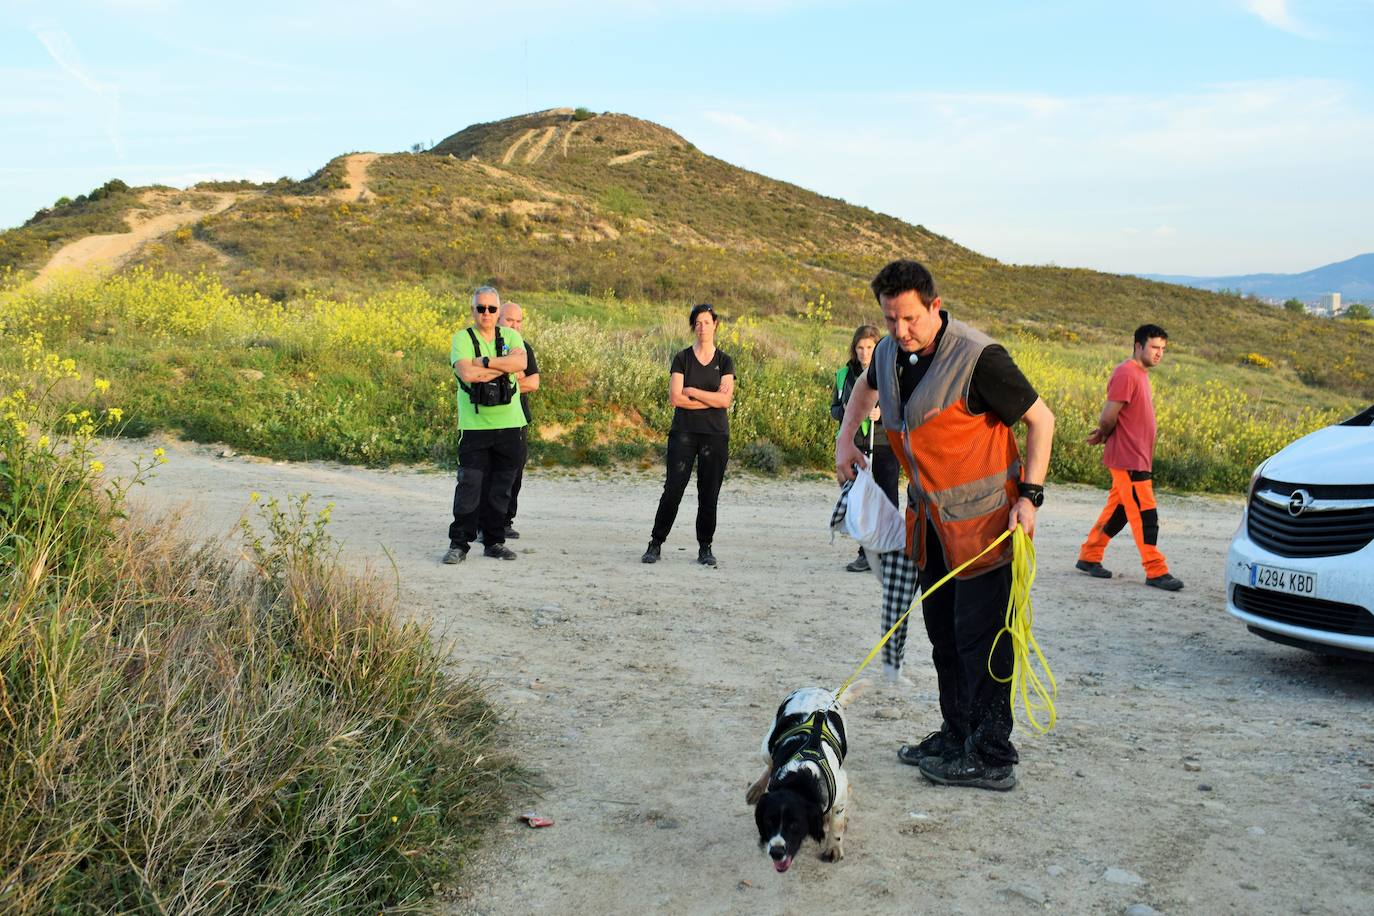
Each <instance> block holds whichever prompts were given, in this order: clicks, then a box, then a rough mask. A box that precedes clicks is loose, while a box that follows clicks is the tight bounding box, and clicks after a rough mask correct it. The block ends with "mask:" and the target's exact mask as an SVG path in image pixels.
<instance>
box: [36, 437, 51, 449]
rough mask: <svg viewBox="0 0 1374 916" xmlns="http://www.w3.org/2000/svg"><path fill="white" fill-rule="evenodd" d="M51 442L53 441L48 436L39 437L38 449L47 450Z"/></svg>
mask: <svg viewBox="0 0 1374 916" xmlns="http://www.w3.org/2000/svg"><path fill="white" fill-rule="evenodd" d="M50 441H51V440H50V439H48V437H47V436H39V437H38V447H39V448H47V447H48V443H49V442H50Z"/></svg>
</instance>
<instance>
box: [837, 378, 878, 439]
mask: <svg viewBox="0 0 1374 916" xmlns="http://www.w3.org/2000/svg"><path fill="white" fill-rule="evenodd" d="M848 380H849V364H848V363H845V364H844V365H843V366H841V367H840V369H839V371H838V372H836V373H835V390H836V391H837V392H839V393H840V394H841V395H843V394H844V383H845V382H847V381H848ZM872 426H873V421H872V420H870V419H868V418H867V417H864V421H863V422H862V423H860V424H859V435H861V436H867V435H868V431H869V429H870V428H872ZM835 438H836V439H838V438H840V434H839V433H835Z"/></svg>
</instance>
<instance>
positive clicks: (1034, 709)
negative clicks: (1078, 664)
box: [835, 525, 1059, 734]
mask: <svg viewBox="0 0 1374 916" xmlns="http://www.w3.org/2000/svg"><path fill="white" fill-rule="evenodd" d="M1008 537H1011V538H1012V564H1011V597H1010V598H1009V599H1008V601H1007V614H1006V619H1005V622H1004V624H1003V626H1002V629H1001V631H1000V632H998V634H997V636H996V637H995V638H994V639H993V643H992V648H993V651H994V652H995V651H996V649H997V643H998V641H999V640H1001V638H1002V636H1003V635H1004V634H1009V635H1010V636H1011V639H1012V658H1013V664H1012V673H1011V677H1010V678H999V677H997V675H995V674H993V673H992V657H991V655H989V657H988V673H989V674H991V675H992V677H993V678H994V679H995V680H998V681H1000V682H1002V683H1006V682H1007V681H1008V680H1010V681H1011V682H1012V693H1011V705H1012V712H1013V715H1014V714H1015V709H1016V696H1017V694H1018V693H1020V695H1021V700H1022V705H1023V706H1024V707H1025V710H1026V721H1027V722H1028V723H1029V724H1030V726H1031V727H1032V728H1033V729H1035V730H1036V731H1037V732H1040V733H1041V734H1043V733H1045V732H1046V731H1049V730H1050V729H1051V728H1054V723H1055V718H1056V717H1055V711H1054V699H1055V697H1057V696H1058V695H1059V690H1058V687H1057V686H1056V684H1055V681H1054V674H1053V673H1052V672H1051V671H1050V666H1049V663H1048V662H1046V661H1045V655H1044V653H1043V652H1041V651H1040V646H1039V645H1038V644H1037V643H1036V641H1035V637H1034V636H1032V635H1031V603H1030V587H1031V583H1032V582H1034V581H1035V547H1034V545H1033V544H1032V543H1031V539H1030V538H1029V537H1027V536H1026V532H1025V531H1023V530H1022V529H1021V527H1020V526H1019V525H1018V526H1017V527H1016V531H1015V533H1013V532H1011V531H1003V532H1002V533H1001V534H999V535H998V536H997V537H996V538H995V539H994V540H993V542H992V543H991V544H989V545H988V546H986V547H984V548H983V549H982V551H980V552H979V553H978V555H977V556H975V557H972V558H970V559H969V560H967V561H965V562H964V563H961V564H960V565H959V566H957V567H955V568H954V569H951V570H950V571H949V572H948V573H946V574H945V575H944V576H943V577H942V578H941V579H940V581H938V582H936V583H935V584H934V585H932V586H931V587H930V588H928V589H925V590H923V591H922V592H921V594H919V595H917V596H916V600H914V601H912V602H911V607H909V608H907V609H906V613H905V614H903V615H902V616H901V617H899V618H897V622H896V623H894V624H893V625H892V626H891V628H890V629H888V631H887V632H886V633H884V634H883V638H882V639H880V640H878V644H877V645H876V646H874V647H873V651H872V652H869V653H868V657H867V658H865V659H864V660H863V661H862V662H860V663H859V667H858V668H856V669H855V671H854V673H853V674H851V675H850V676H849V680H847V681H845V682H844V684H843V686H841V687H840V689H839V690H837V691H835V699H836V701H838V700H839V699H840V697H842V696H844V692H845V691H846V690H848V689H849V688H850V686H851V685H852V684H853V683H854V681H856V680H857V679H858V677H859V675H860V674H863V670H864V669H865V668H867V667H868V665H869V663H870V662H872V661H873V659H875V658H877V657H878V653H879V652H881V651H882V650H883V646H885V645H887V641H888V640H889V639H891V638H892V634H893V633H896V632H897V628H898V627H900V626H901V625H902V623H903V622H905V621H906V619H907V617H909V616H911V612H912V611H914V610H916V607H917V605H919V604H920V603H921V602H923V601H925V600H926V598H927V596H929V595H930V594H931V593H932V592H934V591H935V590H936V589H937V588H939V587H940V586H942V585H944V584H945V583H946V582H948V581H949V580H950V579H953V578H954V577H955V576H957V575H958V574H959V573H961V572H963V571H964V569H965V568H967V567H968V566H969V565H970V564H972V563H974V562H975V561H976V560H978V559H979V558H980V557H982V556H984V555H985V554H987V553H988V552H989V551H991V550H992V549H993V548H994V547H996V546H997V545H998V544H1000V543H1002V542H1003V541H1005V540H1006V539H1007V538H1008ZM1031 651H1034V652H1035V657H1036V658H1037V659H1038V660H1039V663H1040V667H1041V668H1043V669H1044V671H1045V678H1046V679H1047V680H1048V681H1049V688H1048V690H1047V689H1046V687H1045V683H1044V681H1042V680H1041V679H1040V677H1039V676H1038V675H1037V674H1036V673H1035V670H1034V668H1033V667H1032V665H1031V659H1030V653H1031ZM1031 694H1034V697H1035V699H1034V701H1032V699H1031ZM1037 713H1044V714H1047V715H1048V724H1047V725H1044V726H1042V725H1041V724H1040V722H1039V720H1037V718H1036V714H1037Z"/></svg>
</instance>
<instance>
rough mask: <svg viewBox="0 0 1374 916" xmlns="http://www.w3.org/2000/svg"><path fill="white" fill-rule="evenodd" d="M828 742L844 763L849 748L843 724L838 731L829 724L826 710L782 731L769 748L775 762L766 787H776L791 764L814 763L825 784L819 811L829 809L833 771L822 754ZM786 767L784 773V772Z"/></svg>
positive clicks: (831, 801) (832, 800) (839, 760)
mask: <svg viewBox="0 0 1374 916" xmlns="http://www.w3.org/2000/svg"><path fill="white" fill-rule="evenodd" d="M827 744H828V745H830V749H831V751H833V752H834V754H835V759H836V761H837V762H839V763H844V755H845V752H846V750H847V749H848V747H847V744H846V742H845V739H844V729H843V726H841V727H840V730H839V733H838V734H837V733H836V730H835V729H834V728H832V727H831V724H830V715H829V713H828V712H827V711H826V710H817V711H816V712H813V713H812V714H811V715H810V716H808V717H807V718H806V719H805V720H804V721H802V722H799V723H797V724H796V725H794V726H792V727H791V728H789V729H788V730H787V731H785V732H783V733H782V734H781V735H779V736H778V738H777V740H776V741H775V742H774V743H773V746H772V747H771V748H770V751H771V753H772V757H773V760H774V762H775V764H776V765H775V766H774V767H773V775H772V776H771V777H770V778H769V780H768V788H769V789H770V790H772V789H774V788H776V787H777V784H778V783H779V782H780V781H781V779H782V778H783V777H785V776H786V775H787V772H791V771H792V770H793V769H796V767H795V766H792V765H793V764H794V763H797V764H803V763H814V764H815V765H816V768H817V769H819V770H820V772H821V778H822V782H823V786H824V793H825V797H824V798H823V799H822V800H821V801H822V804H821V811H822V813H824V812H826V811H829V810H830V806H831V804H833V803H834V800H835V773H834V772H833V771H832V770H831V768H830V759H829V758H828V757H826V755H825V746H826V745H827ZM779 760H781V762H780V763H779V762H778V761H779ZM789 767H791V769H789ZM785 770H786V771H787V772H784V771H785Z"/></svg>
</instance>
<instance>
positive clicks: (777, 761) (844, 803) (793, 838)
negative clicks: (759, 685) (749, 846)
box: [745, 687, 849, 872]
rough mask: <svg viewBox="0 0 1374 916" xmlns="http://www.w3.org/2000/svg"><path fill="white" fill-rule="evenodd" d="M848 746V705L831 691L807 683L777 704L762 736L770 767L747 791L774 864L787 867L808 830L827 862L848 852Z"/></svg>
mask: <svg viewBox="0 0 1374 916" xmlns="http://www.w3.org/2000/svg"><path fill="white" fill-rule="evenodd" d="M848 748H849V745H848V742H847V741H846V740H845V725H844V711H843V710H842V709H841V707H840V704H839V703H838V702H837V701H836V700H835V695H834V694H832V693H831V692H830V691H828V690H822V689H821V688H820V687H803V688H802V689H801V690H797V691H795V692H793V693H792V694H791V695H790V696H788V698H787V699H785V700H783V701H782V705H781V706H779V707H778V712H777V715H776V716H774V718H773V728H772V729H771V730H770V731H769V732H768V734H767V735H766V736H765V737H764V739H763V748H762V751H763V756H764V759H766V760H767V761H768V766H767V769H765V770H764V771H763V776H761V777H760V778H759V780H758V782H756V783H754V784H753V785H752V786H750V787H749V791H748V793H747V794H746V795H745V800H746V801H748V802H749V804H751V805H754V806H755V807H754V823H755V824H757V825H758V828H759V844H760V845H761V846H762V847H763V848H764V850H765V851H766V852H767V853H768V856H769V858H771V859H772V860H773V868H775V869H776V870H778V871H780V872H784V871H787V869H788V868H789V867H790V866H791V865H792V860H793V858H795V857H796V855H797V850H798V849H800V848H801V845H802V842H803V841H805V839H806V838H807V837H808V836H810V837H811V838H812V839H814V840H815V841H816V842H817V843H820V844H821V858H822V859H825V860H826V861H827V862H838V861H839V860H840V859H841V858H843V857H844V849H843V847H842V844H843V842H844V829H845V827H846V826H847V825H848V823H849V777H848V776H847V775H846V774H845V771H844V755H845V752H846V751H847V750H848Z"/></svg>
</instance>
